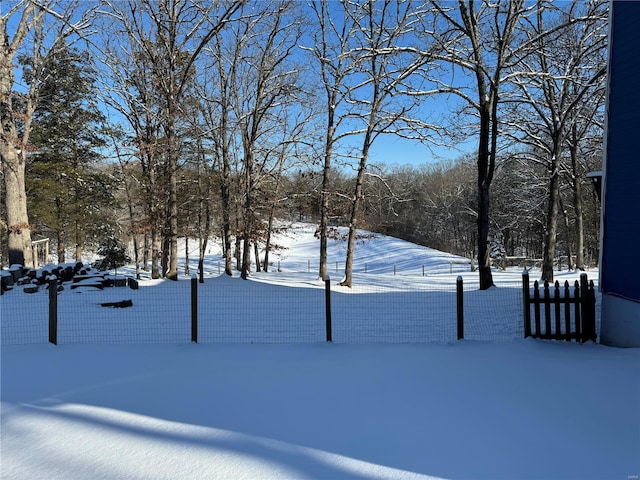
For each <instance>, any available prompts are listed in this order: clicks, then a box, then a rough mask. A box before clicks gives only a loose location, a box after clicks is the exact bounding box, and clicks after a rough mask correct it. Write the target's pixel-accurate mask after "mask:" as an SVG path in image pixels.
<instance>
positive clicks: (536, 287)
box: [533, 280, 540, 338]
mask: <svg viewBox="0 0 640 480" xmlns="http://www.w3.org/2000/svg"><path fill="white" fill-rule="evenodd" d="M533 315H534V320H535V327H536V329H535V331H534V332H533V336H534V337H536V338H539V337H540V284H539V283H538V280H536V281H535V282H533Z"/></svg>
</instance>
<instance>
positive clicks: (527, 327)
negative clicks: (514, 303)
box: [522, 269, 531, 338]
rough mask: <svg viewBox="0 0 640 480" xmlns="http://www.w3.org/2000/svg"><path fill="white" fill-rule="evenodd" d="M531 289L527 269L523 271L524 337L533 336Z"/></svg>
mask: <svg viewBox="0 0 640 480" xmlns="http://www.w3.org/2000/svg"><path fill="white" fill-rule="evenodd" d="M530 294H531V289H530V288H529V271H528V270H526V269H525V271H524V272H522V307H523V317H524V338H527V337H530V336H531V308H530V306H529V305H530V302H529V298H530V297H529V295H530Z"/></svg>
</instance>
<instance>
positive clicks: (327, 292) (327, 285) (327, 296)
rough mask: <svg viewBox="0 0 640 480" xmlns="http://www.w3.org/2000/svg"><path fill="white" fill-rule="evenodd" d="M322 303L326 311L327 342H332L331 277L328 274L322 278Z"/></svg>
mask: <svg viewBox="0 0 640 480" xmlns="http://www.w3.org/2000/svg"><path fill="white" fill-rule="evenodd" d="M324 303H325V313H326V327H327V342H333V338H332V334H331V279H330V278H329V275H327V277H326V278H325V279H324Z"/></svg>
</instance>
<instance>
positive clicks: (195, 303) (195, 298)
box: [191, 275, 198, 343]
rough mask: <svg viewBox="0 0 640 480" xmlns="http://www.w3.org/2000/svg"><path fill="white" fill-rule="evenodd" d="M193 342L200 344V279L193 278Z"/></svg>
mask: <svg viewBox="0 0 640 480" xmlns="http://www.w3.org/2000/svg"><path fill="white" fill-rule="evenodd" d="M191 341H192V342H194V343H198V277H196V276H195V275H193V276H192V277H191Z"/></svg>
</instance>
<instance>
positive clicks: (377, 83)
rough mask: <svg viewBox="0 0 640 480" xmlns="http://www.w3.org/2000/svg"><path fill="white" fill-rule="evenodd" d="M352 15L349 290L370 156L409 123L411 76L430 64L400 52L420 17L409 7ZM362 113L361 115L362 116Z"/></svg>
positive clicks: (370, 7)
mask: <svg viewBox="0 0 640 480" xmlns="http://www.w3.org/2000/svg"><path fill="white" fill-rule="evenodd" d="M347 5H348V14H349V15H350V17H351V19H352V21H353V22H354V24H355V25H356V30H355V35H354V36H353V38H352V42H353V43H352V53H353V54H354V55H356V56H357V57H358V64H359V69H358V70H359V71H358V73H357V74H356V75H355V76H353V77H352V78H351V81H354V82H356V86H355V88H354V89H352V90H351V91H350V95H349V97H350V98H349V101H350V102H352V103H354V104H355V105H356V112H353V113H351V114H350V116H351V121H353V122H355V123H356V124H357V125H359V128H358V133H359V134H360V135H361V139H362V142H361V147H360V150H359V153H358V155H357V157H358V166H357V174H356V179H355V188H354V192H353V196H352V202H351V213H350V215H349V236H348V239H347V255H346V260H345V272H344V278H343V280H342V281H341V282H340V285H343V286H347V287H351V285H352V282H353V259H354V256H355V250H354V249H355V240H356V232H357V226H358V218H359V215H360V208H361V203H362V197H363V183H364V178H365V175H366V174H367V162H368V160H369V152H370V149H371V146H372V145H373V143H374V142H375V140H376V139H377V138H378V137H379V136H380V135H383V134H393V133H396V132H397V130H400V129H401V128H400V125H401V124H403V123H406V122H407V121H410V120H408V119H409V118H410V116H411V115H410V112H411V111H412V110H413V109H414V107H416V106H417V103H416V99H415V97H414V96H413V95H404V93H407V92H406V89H407V88H408V87H407V86H408V85H410V79H411V76H412V75H413V74H414V73H415V72H416V71H417V70H418V69H420V68H421V67H422V66H423V65H425V64H427V63H428V62H429V61H431V57H430V55H428V54H425V51H424V50H421V49H416V48H401V47H399V46H398V45H406V44H407V43H408V42H411V39H412V36H411V33H412V29H413V27H414V24H415V23H416V21H417V19H418V18H420V15H421V14H422V11H421V10H420V9H419V8H415V7H414V5H413V4H412V3H411V2H400V1H393V0H387V1H384V2H373V1H367V2H365V3H363V4H360V3H351V2H349V3H348V4H347ZM358 110H359V111H358Z"/></svg>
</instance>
